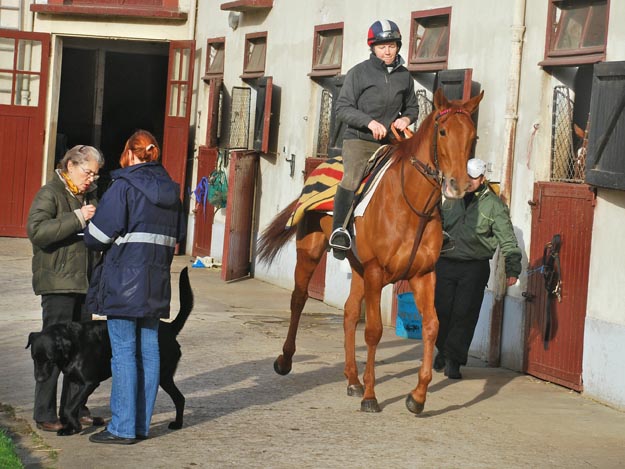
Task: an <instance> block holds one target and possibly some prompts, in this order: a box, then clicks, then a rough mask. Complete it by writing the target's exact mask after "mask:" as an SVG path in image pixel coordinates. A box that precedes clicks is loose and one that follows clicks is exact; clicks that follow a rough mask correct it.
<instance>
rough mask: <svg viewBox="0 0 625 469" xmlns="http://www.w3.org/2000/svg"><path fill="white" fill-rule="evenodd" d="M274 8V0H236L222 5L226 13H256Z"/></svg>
mask: <svg viewBox="0 0 625 469" xmlns="http://www.w3.org/2000/svg"><path fill="white" fill-rule="evenodd" d="M266 8H273V0H236V1H234V2H226V3H222V4H221V9H222V10H226V11H254V10H262V9H266Z"/></svg>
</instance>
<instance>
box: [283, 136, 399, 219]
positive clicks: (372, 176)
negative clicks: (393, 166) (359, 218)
mask: <svg viewBox="0 0 625 469" xmlns="http://www.w3.org/2000/svg"><path fill="white" fill-rule="evenodd" d="M392 153H393V147H391V146H390V145H383V146H381V147H380V148H378V150H377V151H376V152H375V153H374V154H373V155H372V156H371V158H369V162H368V164H367V167H366V169H365V174H364V176H363V179H362V182H361V183H360V186H359V187H358V190H357V191H356V197H355V200H354V206H356V205H358V203H359V202H360V200H361V199H362V198H363V197H364V196H365V195H366V194H367V193H368V192H369V190H370V189H371V187H372V186H373V183H374V182H375V180H376V176H377V175H378V173H379V172H380V170H381V169H382V168H383V167H384V165H385V164H386V162H387V161H388V160H389V159H390V157H391V155H392ZM342 178H343V157H342V156H336V157H333V158H328V159H327V160H326V161H324V162H323V163H321V164H320V165H319V166H317V167H316V168H315V170H314V171H313V172H312V173H310V175H309V176H308V178H307V179H306V181H305V182H304V187H303V188H302V192H301V194H300V196H299V199H298V200H297V204H296V205H295V209H294V210H293V212H292V213H291V216H290V217H289V220H288V221H287V224H286V228H290V227H292V226H295V225H297V224H298V223H299V222H300V221H301V219H302V218H303V217H304V214H305V213H306V212H309V211H316V212H331V211H332V210H333V208H334V195H335V194H336V189H337V187H338V185H339V183H340V182H341V179H342Z"/></svg>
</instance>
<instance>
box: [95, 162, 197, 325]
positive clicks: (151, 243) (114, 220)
mask: <svg viewBox="0 0 625 469" xmlns="http://www.w3.org/2000/svg"><path fill="white" fill-rule="evenodd" d="M111 177H112V179H113V183H112V184H111V186H110V188H109V189H108V190H107V191H106V192H105V193H104V196H103V197H102V199H101V201H100V204H99V205H98V209H97V210H96V213H95V216H94V217H93V218H92V219H91V221H90V223H89V224H88V225H87V228H86V230H85V244H86V245H87V247H89V248H91V249H94V250H99V251H104V252H105V255H104V257H103V262H102V263H101V264H100V265H99V266H98V267H97V268H96V270H95V271H94V274H93V276H92V279H91V285H90V287H89V292H88V294H87V308H88V310H89V311H90V312H92V313H96V314H101V315H104V316H113V317H134V318H143V317H150V318H168V317H169V306H170V300H171V286H170V267H171V262H172V259H173V256H174V249H175V246H176V243H178V242H180V241H182V240H183V238H184V234H185V231H186V222H185V220H184V215H183V211H182V204H181V202H180V196H179V194H180V186H179V185H178V184H176V183H175V182H174V181H173V180H172V179H171V178H170V177H169V174H167V171H166V170H165V168H163V166H161V165H160V164H159V163H142V164H138V165H133V166H129V167H127V168H122V169H119V170H116V171H113V172H112V173H111Z"/></svg>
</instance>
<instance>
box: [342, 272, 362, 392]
mask: <svg viewBox="0 0 625 469" xmlns="http://www.w3.org/2000/svg"><path fill="white" fill-rule="evenodd" d="M364 291H365V290H364V280H363V278H362V276H361V275H360V274H359V273H358V272H356V271H355V270H353V271H352V281H351V286H350V289H349V296H348V297H347V301H346V302H345V311H344V315H343V332H344V337H345V370H344V374H345V377H346V378H347V395H348V396H357V397H362V396H363V395H364V388H363V386H362V384H361V383H360V380H359V379H358V365H357V364H356V326H357V325H358V321H359V320H360V308H361V305H362V300H363V298H364Z"/></svg>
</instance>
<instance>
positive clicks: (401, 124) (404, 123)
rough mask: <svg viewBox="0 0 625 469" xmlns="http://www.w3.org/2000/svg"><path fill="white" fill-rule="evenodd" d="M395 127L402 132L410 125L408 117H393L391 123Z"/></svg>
mask: <svg viewBox="0 0 625 469" xmlns="http://www.w3.org/2000/svg"><path fill="white" fill-rule="evenodd" d="M391 125H392V126H393V127H395V128H396V129H397V130H398V131H399V132H403V131H404V129H405V128H406V127H408V126H409V125H410V119H408V118H407V117H400V118H399V119H395V122H393V123H392V124H391Z"/></svg>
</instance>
